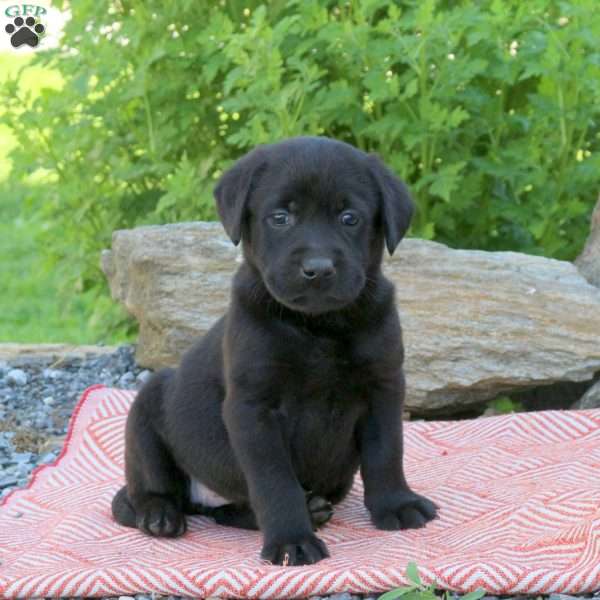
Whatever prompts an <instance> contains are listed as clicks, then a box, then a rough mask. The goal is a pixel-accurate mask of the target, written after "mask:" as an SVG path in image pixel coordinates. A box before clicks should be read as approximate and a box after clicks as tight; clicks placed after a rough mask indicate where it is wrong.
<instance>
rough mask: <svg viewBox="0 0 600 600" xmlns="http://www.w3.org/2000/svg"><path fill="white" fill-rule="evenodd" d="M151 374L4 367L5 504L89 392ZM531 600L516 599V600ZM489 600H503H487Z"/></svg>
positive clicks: (489, 599)
mask: <svg viewBox="0 0 600 600" xmlns="http://www.w3.org/2000/svg"><path fill="white" fill-rule="evenodd" d="M150 374H151V371H148V370H147V369H142V368H140V367H139V366H138V365H136V364H135V360H134V349H133V347H132V346H121V347H119V348H118V349H117V350H116V351H115V352H114V353H112V354H101V355H97V356H93V355H92V356H90V357H89V358H85V359H84V358H68V359H63V360H61V361H59V362H54V363H51V362H49V361H44V360H42V359H39V358H35V359H31V360H29V361H28V362H25V363H23V361H22V360H19V364H18V367H17V366H16V365H11V364H10V362H6V361H0V498H2V497H3V496H6V494H8V493H9V492H10V491H11V490H13V489H15V488H17V487H22V486H24V485H26V484H27V480H28V478H29V475H30V474H31V471H32V470H33V469H34V468H35V467H37V466H38V465H42V464H47V463H50V462H52V461H54V460H55V459H56V457H57V456H58V454H59V452H60V450H61V448H62V445H63V441H64V438H65V435H66V432H67V426H68V423H69V417H70V415H71V412H72V411H73V407H74V406H75V404H76V403H77V400H79V398H80V397H81V393H82V392H83V390H85V389H86V388H87V387H89V386H90V385H94V384H98V383H102V384H104V385H107V386H115V387H120V388H126V389H139V387H140V386H141V384H142V383H143V382H144V381H145V380H146V379H147V378H148V377H149V376H150ZM378 596H379V594H375V595H368V596H358V595H354V594H350V593H348V592H343V593H338V594H333V595H331V596H323V597H320V596H313V597H312V599H311V600H321V598H323V600H376V599H377V598H378ZM448 598H449V600H458V599H459V598H460V596H459V595H458V594H456V593H455V592H450V593H449V594H448ZM503 598H511V597H508V596H504V597H503ZM526 598H527V597H526V596H518V597H515V596H513V597H512V598H511V600H526ZM532 598H533V597H532ZM534 598H539V596H535V597H534ZM547 598H548V600H571V599H573V600H577V599H581V598H590V599H591V598H593V599H594V600H600V594H596V595H592V594H588V595H585V596H577V597H575V596H568V595H566V594H552V595H550V596H549V597H547ZM163 599H164V600H180V597H178V596H160V595H158V594H138V595H136V596H115V597H113V598H111V599H110V600H163ZM106 600H108V599H106ZM208 600H217V599H208ZM483 600H500V598H498V597H496V596H484V598H483Z"/></svg>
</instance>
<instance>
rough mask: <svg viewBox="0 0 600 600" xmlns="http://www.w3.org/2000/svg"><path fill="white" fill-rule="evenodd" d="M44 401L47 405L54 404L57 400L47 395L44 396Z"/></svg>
mask: <svg viewBox="0 0 600 600" xmlns="http://www.w3.org/2000/svg"><path fill="white" fill-rule="evenodd" d="M42 402H43V403H44V404H45V405H46V406H54V405H55V404H56V400H55V399H54V398H53V397H52V396H46V397H45V398H42Z"/></svg>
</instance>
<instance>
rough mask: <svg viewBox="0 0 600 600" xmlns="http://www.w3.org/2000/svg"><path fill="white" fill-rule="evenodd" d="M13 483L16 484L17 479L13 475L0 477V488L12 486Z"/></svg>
mask: <svg viewBox="0 0 600 600" xmlns="http://www.w3.org/2000/svg"><path fill="white" fill-rule="evenodd" d="M13 485H17V480H16V479H15V478H14V477H6V478H5V479H0V490H2V489H4V488H7V487H12V486H13Z"/></svg>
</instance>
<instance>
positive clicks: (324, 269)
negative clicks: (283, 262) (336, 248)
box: [301, 258, 335, 279]
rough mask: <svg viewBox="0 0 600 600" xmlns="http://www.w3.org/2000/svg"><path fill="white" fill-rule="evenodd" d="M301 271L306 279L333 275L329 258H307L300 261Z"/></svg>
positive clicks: (332, 267)
mask: <svg viewBox="0 0 600 600" xmlns="http://www.w3.org/2000/svg"><path fill="white" fill-rule="evenodd" d="M301 271H302V276H303V277H305V278H306V279H329V278H330V277H333V276H334V275H335V267H334V266H333V261H332V260H331V259H330V258H307V259H305V260H303V261H302V268H301Z"/></svg>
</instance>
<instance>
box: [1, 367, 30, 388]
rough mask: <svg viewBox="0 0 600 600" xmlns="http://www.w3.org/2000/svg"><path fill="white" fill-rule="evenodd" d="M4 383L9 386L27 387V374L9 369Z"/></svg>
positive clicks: (20, 370) (19, 370)
mask: <svg viewBox="0 0 600 600" xmlns="http://www.w3.org/2000/svg"><path fill="white" fill-rule="evenodd" d="M6 381H7V382H8V383H9V384H10V385H18V386H24V385H27V381H28V377H27V373H25V371H23V370H22V369H11V370H10V371H9V372H8V374H7V375H6Z"/></svg>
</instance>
